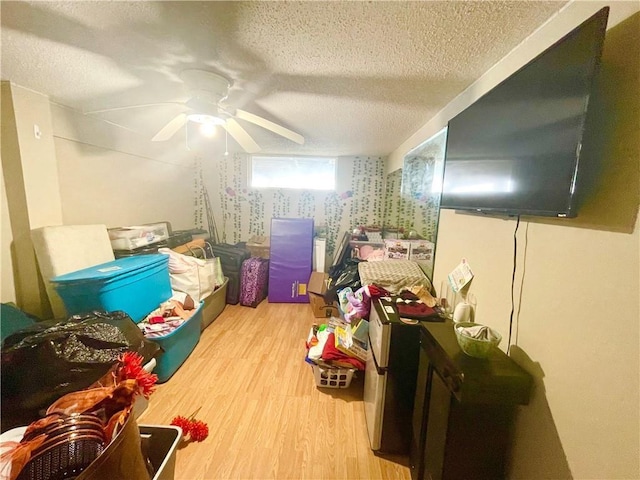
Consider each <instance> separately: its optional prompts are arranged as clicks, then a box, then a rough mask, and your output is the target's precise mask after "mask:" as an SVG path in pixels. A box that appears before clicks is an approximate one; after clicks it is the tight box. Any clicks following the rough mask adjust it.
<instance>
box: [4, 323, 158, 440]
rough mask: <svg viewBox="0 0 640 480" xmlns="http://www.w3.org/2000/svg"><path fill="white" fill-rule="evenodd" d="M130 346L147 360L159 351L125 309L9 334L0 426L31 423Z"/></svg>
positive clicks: (92, 379) (86, 383)
mask: <svg viewBox="0 0 640 480" xmlns="http://www.w3.org/2000/svg"><path fill="white" fill-rule="evenodd" d="M126 351H133V352H136V353H139V354H140V355H141V356H142V357H143V359H144V362H145V363H146V362H148V361H149V360H151V359H152V358H153V357H154V356H155V355H156V354H157V353H158V352H159V351H160V347H159V346H158V344H156V343H154V342H152V341H149V340H147V339H146V338H145V337H144V335H143V334H142V332H141V331H140V329H139V328H138V326H137V325H136V324H135V323H134V322H133V320H131V318H130V317H129V316H128V315H127V314H126V313H125V312H111V313H106V312H99V311H95V312H91V313H88V314H84V315H74V316H72V317H70V318H69V319H67V320H63V321H60V320H50V321H45V322H38V323H35V324H34V325H32V326H30V327H28V328H25V329H22V330H20V331H18V332H15V333H14V334H12V335H10V336H8V337H7V338H6V339H5V341H4V342H3V344H2V354H1V366H2V369H1V374H0V376H1V382H2V383H1V395H2V403H1V413H2V416H1V419H2V420H1V426H0V429H1V430H2V431H3V432H4V431H6V430H8V429H10V428H13V427H16V426H22V425H28V424H29V423H31V422H32V421H34V420H36V419H38V418H40V417H41V415H42V414H43V412H44V411H45V410H46V409H47V408H48V407H49V405H51V404H52V403H53V402H54V401H55V400H57V399H58V398H60V397H62V396H63V395H66V394H67V393H69V392H74V391H77V390H82V389H85V388H87V387H88V386H89V385H91V384H92V383H94V382H95V381H97V380H98V379H100V377H102V376H103V375H104V374H105V373H107V371H108V370H109V369H110V368H111V366H112V365H113V364H114V363H115V362H116V361H117V359H118V356H119V355H121V354H122V353H124V352H126Z"/></svg>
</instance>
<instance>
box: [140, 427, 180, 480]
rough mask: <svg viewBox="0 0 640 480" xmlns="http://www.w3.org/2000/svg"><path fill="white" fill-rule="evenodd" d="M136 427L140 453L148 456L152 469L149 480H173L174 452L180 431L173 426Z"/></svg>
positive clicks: (174, 468)
mask: <svg viewBox="0 0 640 480" xmlns="http://www.w3.org/2000/svg"><path fill="white" fill-rule="evenodd" d="M138 427H139V429H140V438H141V443H142V451H143V452H144V453H146V454H147V455H148V457H149V461H150V462H151V465H152V466H153V469H154V475H153V478H152V479H151V480H173V478H174V475H175V470H176V451H177V449H178V445H179V443H180V440H181V439H182V429H181V428H180V427H176V426H174V425H138ZM145 447H146V448H145ZM145 450H146V452H145Z"/></svg>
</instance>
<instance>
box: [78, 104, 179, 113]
mask: <svg viewBox="0 0 640 480" xmlns="http://www.w3.org/2000/svg"><path fill="white" fill-rule="evenodd" d="M162 105H184V102H159V103H143V104H140V105H126V106H124V107H113V108H103V109H101V110H91V111H89V112H82V113H83V114H84V115H92V114H94V113H105V112H117V111H119V110H130V109H132V108H145V107H158V106H162Z"/></svg>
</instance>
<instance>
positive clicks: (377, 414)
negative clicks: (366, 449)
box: [364, 297, 420, 453]
mask: <svg viewBox="0 0 640 480" xmlns="http://www.w3.org/2000/svg"><path fill="white" fill-rule="evenodd" d="M369 350H370V352H371V353H370V355H369V358H368V360H367V365H366V370H365V379H364V411H365V418H366V422H367V431H368V433H369V442H370V444H371V449H372V450H374V451H377V452H380V453H408V452H409V444H410V441H411V417H412V413H413V402H414V396H415V391H416V376H417V372H418V357H419V352H420V330H419V323H418V324H416V325H409V324H406V323H404V322H403V321H401V320H400V318H399V316H398V313H397V310H396V308H395V306H394V302H393V300H392V299H391V298H390V297H383V298H380V299H376V300H374V301H373V302H372V303H371V313H370V315H369Z"/></svg>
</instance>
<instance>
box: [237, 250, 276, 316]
mask: <svg viewBox="0 0 640 480" xmlns="http://www.w3.org/2000/svg"><path fill="white" fill-rule="evenodd" d="M268 280H269V260H267V259H265V258H260V257H251V258H248V259H247V260H245V261H244V262H243V263H242V271H241V273H240V304H241V305H244V306H246V307H253V308H255V307H257V306H258V304H259V303H260V302H261V301H262V300H264V298H265V297H266V296H267V284H268Z"/></svg>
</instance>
